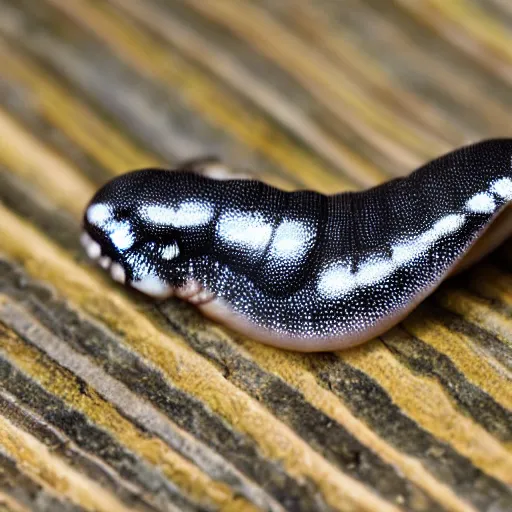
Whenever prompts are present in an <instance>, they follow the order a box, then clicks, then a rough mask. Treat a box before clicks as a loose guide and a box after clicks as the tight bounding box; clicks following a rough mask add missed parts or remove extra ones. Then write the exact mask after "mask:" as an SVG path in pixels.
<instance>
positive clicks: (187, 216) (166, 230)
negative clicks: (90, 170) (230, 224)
mask: <svg viewBox="0 0 512 512" xmlns="http://www.w3.org/2000/svg"><path fill="white" fill-rule="evenodd" d="M205 182H209V180H207V179H206V178H203V177H201V176H198V175H195V174H192V173H188V172H179V171H176V172H173V171H165V170H156V169H147V170H140V171H134V172H131V173H128V174H125V175H122V176H120V177H118V178H115V179H113V180H112V181H110V182H109V183H107V184H106V185H105V186H104V187H103V188H101V189H100V190H99V191H98V192H97V193H96V194H95V196H94V197H93V198H92V200H91V201H90V203H89V205H88V206H87V208H86V210H85V213H84V218H83V226H84V233H83V235H82V239H81V240H82V244H83V245H84V247H85V249H86V251H87V253H88V255H89V257H91V258H92V259H94V260H97V261H98V263H99V264H100V265H101V266H102V267H103V268H106V269H110V272H111V274H112V277H113V278H114V279H115V280H117V281H119V282H123V283H128V284H130V285H131V286H133V287H134V288H136V289H138V290H140V291H142V292H144V293H147V294H148V295H152V296H154V297H159V298H164V297H168V296H170V295H172V294H173V292H174V291H175V289H176V287H180V286H183V285H184V284H186V283H187V281H188V280H190V279H192V278H193V277H194V276H193V275H191V273H192V272H193V270H194V269H193V266H194V263H195V264H196V265H197V262H199V261H201V256H202V253H203V252H204V251H206V250H207V249H208V233H209V232H210V229H209V226H210V223H211V222H212V219H213V216H214V207H213V204H214V202H213V201H212V200H209V199H206V200H205V199H201V198H200V197H203V198H204V196H205V189H206V190H207V189H208V186H206V187H205ZM203 256H204V254H203Z"/></svg>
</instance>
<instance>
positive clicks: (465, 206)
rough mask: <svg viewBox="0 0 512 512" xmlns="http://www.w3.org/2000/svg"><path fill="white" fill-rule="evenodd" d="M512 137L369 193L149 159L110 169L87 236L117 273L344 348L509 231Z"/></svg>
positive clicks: (243, 323)
mask: <svg viewBox="0 0 512 512" xmlns="http://www.w3.org/2000/svg"><path fill="white" fill-rule="evenodd" d="M511 203H512V139H510V140H509V139H501V140H489V141H484V142H481V143H478V144H474V145H471V146H467V147H463V148H461V149H459V150H457V151H454V152H452V153H449V154H447V155H445V156H443V157H441V158H438V159H436V160H434V161H432V162H430V163H429V164H427V165H425V166H423V167H421V168H420V169H418V170H417V171H415V172H414V173H412V174H411V175H410V176H408V177H406V178H400V179H395V180H393V181H390V182H388V183H385V184H383V185H380V186H377V187H375V188H372V189H370V190H367V191H363V192H349V193H342V194H337V195H332V196H325V195H322V194H319V193H316V192H312V191H297V192H284V191H282V190H278V189H276V188H273V187H271V186H269V185H266V184H264V183H262V182H259V181H251V180H225V181H221V180H216V179H210V178H207V177H205V176H202V175H200V174H197V173H194V172H190V171H186V170H176V171H165V170H157V169H147V170H141V171H135V172H132V173H128V174H125V175H123V176H120V177H118V178H115V179H113V180H112V181H111V182H109V183H108V184H107V185H105V186H104V187H103V188H102V189H100V190H99V191H98V192H97V194H96V195H95V196H94V198H93V199H92V201H91V202H90V204H89V205H88V207H87V209H86V212H85V215H84V228H85V232H84V234H83V236H82V242H83V244H84V246H85V248H86V250H87V252H88V254H89V255H90V256H91V257H92V258H94V259H97V260H98V262H99V263H100V264H101V265H102V266H103V267H105V268H110V271H111V273H112V276H113V277H114V279H116V280H118V281H120V282H124V283H126V284H130V285H131V286H133V287H134V288H136V289H138V290H140V291H142V292H144V293H147V294H149V295H152V296H155V297H159V298H165V297H168V296H171V295H177V296H178V297H181V298H184V299H187V300H189V301H190V302H192V303H195V304H196V305H198V307H199V308H200V309H201V311H203V312H204V313H205V314H206V315H208V316H210V317H212V318H214V319H216V320H218V321H220V322H222V323H225V324H226V325H228V326H230V327H232V328H234V329H235V330H238V331H240V332H242V333H244V334H247V335H249V336H251V337H253V338H256V339H259V340H260V341H263V342H265V343H269V344H272V345H275V346H279V347H284V348H289V349H293V350H301V351H320V350H336V349H340V348H344V347H348V346H351V345H354V344H358V343H361V342H363V341H366V340H368V339H370V338H372V337H374V336H376V335H378V334H380V333H382V332H384V331H385V330H387V329H389V328H390V327H391V326H393V325H394V324H396V323H397V322H399V321H400V320H401V319H402V318H403V317H404V316H405V315H406V314H407V313H408V312H409V311H411V309H413V308H414V307H415V306H416V305H417V304H418V303H419V302H421V301H422V300H423V299H424V298H425V297H426V296H427V295H429V294H430V293H432V291H433V290H435V289H436V287H437V286H438V285H439V284H440V283H441V282H442V281H443V280H444V279H445V278H446V277H447V276H448V275H450V273H453V272H454V271H455V270H456V269H457V268H459V269H460V268H462V267H463V266H464V265H466V264H467V263H468V262H472V261H473V260H475V259H477V258H478V257H481V256H482V255H483V254H485V253H487V252H489V251H490V250H491V249H493V248H494V247H495V246H496V245H497V244H499V243H500V242H501V241H503V240H504V239H505V238H506V237H508V236H509V235H510V234H511V232H512V215H510V212H511V210H512V208H510V205H511Z"/></svg>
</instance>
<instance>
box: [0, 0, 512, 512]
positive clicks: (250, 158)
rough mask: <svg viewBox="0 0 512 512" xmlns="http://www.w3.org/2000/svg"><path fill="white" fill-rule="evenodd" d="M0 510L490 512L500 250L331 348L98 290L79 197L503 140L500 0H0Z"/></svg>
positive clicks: (506, 299)
mask: <svg viewBox="0 0 512 512" xmlns="http://www.w3.org/2000/svg"><path fill="white" fill-rule="evenodd" d="M0 73H1V75H2V80H1V82H0V510H2V511H3V510H6V511H10V512H17V511H20V510H48V511H52V512H58V511H61V510H62V511H75V510H90V511H93V510H94V511H105V512H113V511H124V510H141V511H142V510H143V511H167V510H179V511H186V510H229V511H236V510H238V511H245V510H273V511H283V510H292V511H300V510H304V511H316V510H319V511H324V510H326V511H327V510H329V511H330V510H347V511H348V510H351V511H352V510H368V511H376V510H378V511H381V510H418V511H419V510H421V511H433V510H458V511H467V510H470V511H474V510H489V511H490V510H492V511H493V512H498V511H506V510H512V495H511V492H510V487H508V486H509V485H510V484H511V483H512V477H511V475H512V457H511V455H510V443H511V441H512V413H511V409H512V384H511V380H512V273H511V271H510V269H511V266H512V245H511V243H510V242H509V243H508V244H505V245H504V246H503V247H502V248H500V249H499V250H498V251H497V252H496V253H495V254H493V255H492V256H491V257H490V258H488V259H487V260H485V261H484V262H483V263H481V264H479V265H477V266H476V267H475V268H474V269H473V270H471V271H470V272H469V273H466V274H464V275H462V276H460V277H459V278H457V279H456V280H452V281H450V282H449V283H447V284H446V285H445V286H443V287H442V288H441V290H440V291H439V292H438V293H436V294H435V296H434V297H432V298H431V299H429V301H427V303H425V304H424V305H422V306H421V307H420V309H419V310H418V311H417V312H415V313H413V315H411V317H410V318H408V319H407V320H406V321H405V322H404V323H403V324H402V325H401V326H400V327H398V328H396V329H394V330H393V331H391V332H390V333H388V334H387V335H385V336H383V337H382V338H380V339H376V340H373V341H372V342H370V343H368V344H366V345H364V346H362V347H358V348H355V349H352V350H350V351H347V352H343V353H339V354H324V355H315V354H311V355H297V354H290V353H286V352H282V351H279V350H274V349H272V348H269V347H263V346H261V345H258V344H256V343H253V342H252V341H251V340H248V339H243V338H241V337H240V336H235V335H234V334H233V333H230V332H228V331H226V330H223V329H220V328H219V327H217V326H215V325H214V324H213V323H210V322H207V321H206V320H204V319H203V318H202V317H201V316H200V315H199V314H198V313H196V312H195V310H194V309H193V308H190V307H188V306H186V305H184V304H182V303H180V302H178V301H173V300H171V301H168V303H166V304H165V305H163V306H158V307H157V306H155V304H153V303H152V302H151V301H149V300H146V299H144V298H142V297H140V296H138V295H135V294H133V293H131V292H130V291H128V290H124V289H122V288H120V287H118V286H116V285H115V284H114V283H112V282H111V281H110V280H109V279H108V277H107V276H106V275H104V274H103V273H102V272H101V271H100V270H99V269H97V268H93V266H92V265H91V264H90V263H88V262H87V261H86V259H85V257H84V255H83V253H82V250H81V249H80V247H79V243H78V237H79V233H80V220H81V215H82V212H83V208H84V206H85V204H86V202H87V201H88V200H89V198H90V197H91V196H92V194H93V193H94V191H95V190H96V189H97V188H98V187H99V186H100V185H101V184H103V183H105V182H106V181H107V180H108V179H110V178H112V177H113V176H115V175H118V174H121V173H123V172H126V171H127V170H130V169H134V168H141V167H149V166H155V165H159V166H173V165H175V164H177V163H178V162H179V161H180V160H184V159H189V158H195V157H201V156H209V155H215V156H218V157H220V158H221V159H222V160H223V161H225V162H226V163H227V164H228V165H230V166H232V167H233V168H235V169H237V170H242V171H244V172H246V173H247V174H248V175H249V176H251V177H254V178H258V179H261V180H265V181H267V182H269V183H272V184H274V185H276V186H280V187H283V188H286V189H290V190H291V189H297V188H309V189H315V190H318V191H321V192H324V193H335V192H339V191H343V190H356V189H361V188H365V187H368V186H372V185H375V184H377V183H380V182H383V181H386V180H389V179H392V178H394V177H397V176H401V175H404V174H407V173H409V172H411V171H412V170H413V169H414V168H416V167H418V166H419V165H421V164H422V163H424V162H426V161H428V160H430V159H431V158H433V157H436V156H438V155H440V154H442V153H444V152H447V151H449V150H451V149H453V148H455V147H457V146H459V145H462V144H465V143H468V142H473V141H477V140H479V139H482V138H488V137H496V136H499V137H504V136H508V137H510V136H512V114H511V109H512V94H511V92H512V89H511V83H512V3H511V2H508V1H507V0H418V1H411V0H384V1H382V0H215V1H205V0H0Z"/></svg>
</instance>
